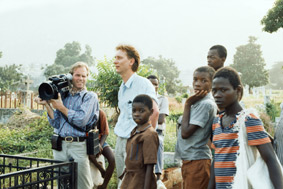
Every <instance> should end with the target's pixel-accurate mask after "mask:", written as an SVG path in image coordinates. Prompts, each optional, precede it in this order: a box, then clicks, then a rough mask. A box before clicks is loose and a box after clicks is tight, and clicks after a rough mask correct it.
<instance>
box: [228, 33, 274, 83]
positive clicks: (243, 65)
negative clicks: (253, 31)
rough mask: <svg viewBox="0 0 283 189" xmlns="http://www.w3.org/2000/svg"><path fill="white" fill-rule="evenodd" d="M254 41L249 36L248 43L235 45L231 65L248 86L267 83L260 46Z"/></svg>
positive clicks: (266, 73) (253, 38) (254, 39)
mask: <svg viewBox="0 0 283 189" xmlns="http://www.w3.org/2000/svg"><path fill="white" fill-rule="evenodd" d="M255 42H256V38H255V37H253V36H250V37H249V43H248V44H246V45H241V46H239V47H237V51H236V54H235V55H234V63H233V64H232V65H231V66H232V67H233V68H235V69H236V70H237V71H238V72H240V73H241V80H242V83H243V84H244V85H249V87H250V88H253V87H259V86H263V85H266V84H267V83H268V71H267V70H265V69H264V66H265V61H264V59H263V57H262V51H261V49H260V48H261V46H260V45H259V44H256V43H255Z"/></svg>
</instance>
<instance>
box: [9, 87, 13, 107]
mask: <svg viewBox="0 0 283 189" xmlns="http://www.w3.org/2000/svg"><path fill="white" fill-rule="evenodd" d="M9 96H10V108H12V92H11V91H10V94H9Z"/></svg>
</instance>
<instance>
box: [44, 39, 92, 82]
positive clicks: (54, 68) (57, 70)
mask: <svg viewBox="0 0 283 189" xmlns="http://www.w3.org/2000/svg"><path fill="white" fill-rule="evenodd" d="M81 50H82V49H81V45H80V43H79V42H76V41H73V42H72V43H66V44H65V46H64V48H62V49H59V50H58V51H57V53H56V59H55V62H54V64H52V65H50V66H47V67H46V68H45V71H44V75H45V77H46V78H48V77H50V76H52V75H58V74H65V73H67V72H69V71H70V67H71V66H72V65H73V64H74V63H76V62H78V61H82V62H85V63H87V64H88V65H89V66H91V65H94V63H95V62H94V57H93V56H92V55H91V54H92V49H91V47H90V46H89V45H86V46H85V52H84V53H82V54H81Z"/></svg>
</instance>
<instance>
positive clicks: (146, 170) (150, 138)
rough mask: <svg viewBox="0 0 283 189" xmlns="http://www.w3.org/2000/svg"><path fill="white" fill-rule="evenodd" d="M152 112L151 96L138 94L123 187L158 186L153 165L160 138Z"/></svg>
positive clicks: (135, 188) (133, 104)
mask: <svg viewBox="0 0 283 189" xmlns="http://www.w3.org/2000/svg"><path fill="white" fill-rule="evenodd" d="M152 113H153V109H152V99H151V97H149V96H148V95H138V96H137V97H135V98H134V100H133V103H132V115H133V120H134V121H135V122H136V124H137V126H136V127H135V128H134V129H133V131H132V132H131V136H130V138H129V139H128V140H127V145H126V152H127V156H126V160H125V164H126V169H125V171H124V174H125V178H124V179H123V181H122V185H121V189H123V188H127V189H137V188H144V189H150V188H152V189H156V187H157V186H156V178H155V175H154V173H153V167H154V164H156V162H157V150H158V146H159V140H158V134H157V133H156V131H155V129H154V128H153V127H152V126H151V124H150V121H149V119H150V116H151V115H152Z"/></svg>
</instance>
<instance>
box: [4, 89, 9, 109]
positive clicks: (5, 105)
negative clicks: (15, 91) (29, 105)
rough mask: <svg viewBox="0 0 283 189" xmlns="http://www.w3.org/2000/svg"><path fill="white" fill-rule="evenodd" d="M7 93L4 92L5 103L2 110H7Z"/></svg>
mask: <svg viewBox="0 0 283 189" xmlns="http://www.w3.org/2000/svg"><path fill="white" fill-rule="evenodd" d="M7 100H8V99H7V91H6V92H5V103H4V108H7Z"/></svg>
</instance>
